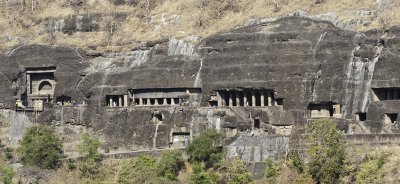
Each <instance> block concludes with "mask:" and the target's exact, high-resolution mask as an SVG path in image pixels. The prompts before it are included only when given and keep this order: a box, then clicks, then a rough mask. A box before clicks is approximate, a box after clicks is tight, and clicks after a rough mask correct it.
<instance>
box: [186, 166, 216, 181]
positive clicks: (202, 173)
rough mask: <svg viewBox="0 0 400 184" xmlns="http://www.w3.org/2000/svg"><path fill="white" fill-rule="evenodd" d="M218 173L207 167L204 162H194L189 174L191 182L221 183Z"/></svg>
mask: <svg viewBox="0 0 400 184" xmlns="http://www.w3.org/2000/svg"><path fill="white" fill-rule="evenodd" d="M219 179H220V178H219V176H218V174H217V173H216V172H215V171H214V170H212V169H206V164H205V163H203V162H193V163H192V174H191V175H190V176H189V183H190V184H217V183H219Z"/></svg>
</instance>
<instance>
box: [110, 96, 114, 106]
mask: <svg viewBox="0 0 400 184" xmlns="http://www.w3.org/2000/svg"><path fill="white" fill-rule="evenodd" d="M112 106H113V100H112V98H110V107H112Z"/></svg>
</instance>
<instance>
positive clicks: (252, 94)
mask: <svg viewBox="0 0 400 184" xmlns="http://www.w3.org/2000/svg"><path fill="white" fill-rule="evenodd" d="M251 106H253V107H255V106H256V94H255V93H254V92H251Z"/></svg>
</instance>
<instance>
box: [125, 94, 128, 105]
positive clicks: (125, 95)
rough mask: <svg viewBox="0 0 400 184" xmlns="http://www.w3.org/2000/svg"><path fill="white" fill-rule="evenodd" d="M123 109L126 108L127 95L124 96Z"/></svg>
mask: <svg viewBox="0 0 400 184" xmlns="http://www.w3.org/2000/svg"><path fill="white" fill-rule="evenodd" d="M124 107H128V95H124Z"/></svg>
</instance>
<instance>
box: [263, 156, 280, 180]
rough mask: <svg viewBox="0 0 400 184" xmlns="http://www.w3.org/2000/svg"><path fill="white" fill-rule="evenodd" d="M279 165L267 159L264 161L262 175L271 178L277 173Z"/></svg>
mask: <svg viewBox="0 0 400 184" xmlns="http://www.w3.org/2000/svg"><path fill="white" fill-rule="evenodd" d="M279 170H280V168H279V165H278V164H276V163H274V162H273V161H272V160H270V159H268V160H266V161H265V169H264V177H266V178H273V177H275V176H277V175H278V174H279Z"/></svg>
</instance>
